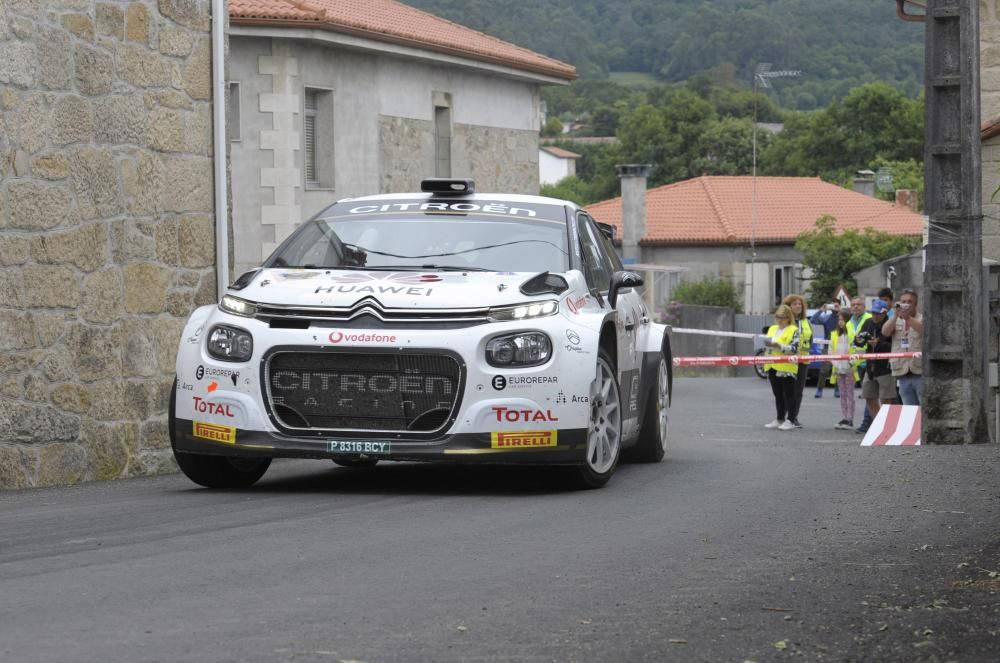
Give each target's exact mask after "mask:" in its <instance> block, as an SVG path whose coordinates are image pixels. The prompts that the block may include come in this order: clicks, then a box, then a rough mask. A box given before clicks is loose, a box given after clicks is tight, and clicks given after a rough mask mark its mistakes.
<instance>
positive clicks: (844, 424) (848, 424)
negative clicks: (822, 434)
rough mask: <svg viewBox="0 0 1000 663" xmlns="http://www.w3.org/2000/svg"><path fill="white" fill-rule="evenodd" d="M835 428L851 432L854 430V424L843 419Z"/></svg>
mask: <svg viewBox="0 0 1000 663" xmlns="http://www.w3.org/2000/svg"><path fill="white" fill-rule="evenodd" d="M834 428H836V429H837V430H851V429H852V428H854V424H853V423H851V422H850V421H848V420H847V419H841V420H840V421H838V422H837V425H836V426H834Z"/></svg>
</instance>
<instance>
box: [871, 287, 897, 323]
mask: <svg viewBox="0 0 1000 663" xmlns="http://www.w3.org/2000/svg"><path fill="white" fill-rule="evenodd" d="M876 296H877V297H878V298H879V299H881V300H882V301H883V302H885V304H886V306H888V307H889V313H888V315H889V317H890V318H891V317H892V316H893V315H895V312H894V311H893V294H892V288H882V289H881V290H879V291H878V295H876Z"/></svg>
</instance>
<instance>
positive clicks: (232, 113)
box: [226, 81, 242, 143]
mask: <svg viewBox="0 0 1000 663" xmlns="http://www.w3.org/2000/svg"><path fill="white" fill-rule="evenodd" d="M240 108H241V104H240V84H239V82H238V81H232V82H230V83H229V112H228V113H227V114H226V133H227V134H228V135H229V141H230V142H234V143H235V142H238V141H239V140H241V138H242V136H241V134H240V132H241V129H242V118H241V117H240Z"/></svg>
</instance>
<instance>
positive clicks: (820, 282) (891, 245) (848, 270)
mask: <svg viewBox="0 0 1000 663" xmlns="http://www.w3.org/2000/svg"><path fill="white" fill-rule="evenodd" d="M920 241H921V238H919V237H900V236H898V235H890V234H889V233H885V232H882V231H880V230H875V229H874V228H865V229H864V230H863V231H860V232H859V231H857V230H853V229H849V230H845V231H843V232H838V231H837V219H835V218H834V217H832V216H830V215H825V216H822V217H820V218H819V219H817V220H816V227H815V228H814V229H813V230H808V231H806V232H804V233H802V234H801V235H799V237H798V239H796V240H795V248H796V249H798V250H799V251H801V252H802V256H803V258H802V264H803V265H805V266H806V267H809V268H810V269H812V272H813V277H812V283H811V284H810V286H809V304H810V305H811V306H819V305H821V304H823V303H824V302H827V301H830V298H831V297H832V295H833V293H834V292H835V291H836V289H837V287H838V286H841V285H842V286H844V287H845V288H847V290H848V291H849V292H857V289H858V284H857V282H856V281H855V280H854V276H853V275H854V273H855V272H857V271H858V270H861V269H864V268H865V267H870V266H872V265H874V264H876V263H878V262H881V261H882V260H885V259H886V258H891V257H893V256H898V255H904V254H907V253H909V252H911V251H913V250H914V249H915V248H917V247H918V246H920Z"/></svg>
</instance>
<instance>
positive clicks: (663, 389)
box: [656, 357, 670, 451]
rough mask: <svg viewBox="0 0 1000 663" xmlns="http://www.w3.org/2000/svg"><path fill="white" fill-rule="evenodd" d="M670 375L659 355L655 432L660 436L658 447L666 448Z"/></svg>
mask: <svg viewBox="0 0 1000 663" xmlns="http://www.w3.org/2000/svg"><path fill="white" fill-rule="evenodd" d="M669 410H670V375H669V373H668V372H667V360H666V359H665V358H663V357H660V368H659V370H658V371H657V375H656V423H657V426H656V432H657V433H658V434H659V436H660V448H661V449H663V451H666V450H667V433H668V431H669V429H670V418H669V415H668V412H669Z"/></svg>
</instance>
